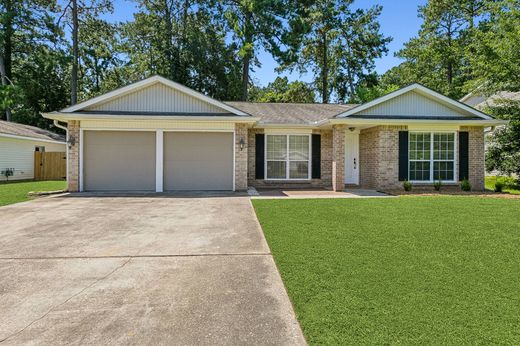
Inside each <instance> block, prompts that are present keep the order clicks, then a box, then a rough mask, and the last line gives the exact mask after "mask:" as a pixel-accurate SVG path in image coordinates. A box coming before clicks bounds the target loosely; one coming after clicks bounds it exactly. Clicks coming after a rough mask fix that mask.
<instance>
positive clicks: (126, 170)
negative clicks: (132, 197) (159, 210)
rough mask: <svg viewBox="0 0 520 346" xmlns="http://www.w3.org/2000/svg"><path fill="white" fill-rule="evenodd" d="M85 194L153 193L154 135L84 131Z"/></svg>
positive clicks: (132, 132)
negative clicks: (109, 192)
mask: <svg viewBox="0 0 520 346" xmlns="http://www.w3.org/2000/svg"><path fill="white" fill-rule="evenodd" d="M83 137H84V141H83V143H84V144H83V145H84V159H83V163H84V185H85V190H86V191H154V190H155V133H154V132H134V131H128V132H127V131H85V132H84V135H83Z"/></svg>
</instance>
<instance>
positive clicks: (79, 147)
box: [43, 76, 503, 192]
mask: <svg viewBox="0 0 520 346" xmlns="http://www.w3.org/2000/svg"><path fill="white" fill-rule="evenodd" d="M43 116H44V117H46V118H49V119H54V120H55V123H57V124H58V123H59V122H65V123H67V128H68V136H69V137H68V138H69V139H68V144H69V146H68V147H69V153H68V159H69V165H68V186H69V190H70V191H118V190H119V191H156V192H162V191H176V190H245V189H247V188H248V187H249V186H252V187H257V188H262V187H284V188H287V187H294V188H306V187H323V188H330V189H333V190H335V191H338V190H343V189H344V188H345V186H359V187H363V188H371V189H388V188H400V187H401V186H402V182H403V181H404V180H409V181H411V182H413V183H414V184H432V183H433V182H434V181H437V180H442V181H443V182H444V183H445V184H457V183H458V181H460V180H461V179H463V178H468V179H469V180H470V181H471V184H472V187H473V188H474V189H477V190H480V189H484V128H485V127H489V126H495V125H499V124H502V123H503V122H502V121H498V120H495V119H493V118H492V117H490V116H488V115H486V114H484V113H482V112H481V111H478V110H476V109H474V108H472V107H469V106H467V105H465V104H463V103H460V102H458V101H454V100H452V99H450V98H448V97H445V96H443V95H440V94H438V93H436V92H435V91H432V90H430V89H428V88H426V87H424V86H422V85H419V84H413V85H410V86H408V87H405V88H403V89H400V90H398V91H395V92H392V93H390V94H388V95H386V96H383V97H381V98H378V99H376V100H374V101H371V102H368V103H366V104H362V105H347V104H280V103H277V104H273V103H249V102H220V101H217V100H215V99H212V98H210V97H208V96H205V95H203V94H201V93H198V92H196V91H194V90H191V89H189V88H187V87H185V86H183V85H180V84H178V83H175V82H172V81H170V80H168V79H165V78H163V77H159V76H154V77H151V78H148V79H145V80H142V81H140V82H137V83H134V84H131V85H128V86H126V87H123V88H120V89H117V90H114V91H112V92H109V93H107V94H104V95H101V96H98V97H95V98H93V99H91V100H88V101H85V102H82V103H79V104H76V105H74V106H71V107H68V108H65V109H63V110H61V111H58V112H52V113H45V114H43ZM58 125H59V124H58Z"/></svg>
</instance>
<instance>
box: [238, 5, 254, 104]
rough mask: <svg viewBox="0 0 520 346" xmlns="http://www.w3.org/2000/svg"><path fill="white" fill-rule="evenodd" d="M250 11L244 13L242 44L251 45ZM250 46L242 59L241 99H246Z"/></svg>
mask: <svg viewBox="0 0 520 346" xmlns="http://www.w3.org/2000/svg"><path fill="white" fill-rule="evenodd" d="M251 17H252V13H251V12H249V11H248V12H246V13H245V15H244V45H248V46H252V45H253V33H252V32H251V26H250V25H251ZM251 50H252V48H248V50H247V51H246V52H245V54H244V57H243V59H242V96H241V98H240V100H241V101H247V96H248V89H249V68H250V65H251V58H252V56H253V54H252V52H251Z"/></svg>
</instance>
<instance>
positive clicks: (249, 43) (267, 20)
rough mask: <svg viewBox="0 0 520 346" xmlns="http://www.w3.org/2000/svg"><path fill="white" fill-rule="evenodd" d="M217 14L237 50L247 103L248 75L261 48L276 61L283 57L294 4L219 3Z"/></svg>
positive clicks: (283, 0)
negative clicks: (222, 19) (221, 18)
mask: <svg viewBox="0 0 520 346" xmlns="http://www.w3.org/2000/svg"><path fill="white" fill-rule="evenodd" d="M218 4H219V12H222V13H223V14H224V19H225V23H226V26H227V28H228V29H229V30H230V31H231V32H232V33H233V40H234V42H235V43H236V45H237V46H238V48H239V51H238V54H239V57H240V59H241V62H242V86H241V88H242V90H241V96H240V98H241V100H242V101H245V100H247V94H248V88H249V85H250V78H249V74H250V72H251V69H252V68H253V67H254V66H259V64H260V62H259V61H258V60H257V59H256V56H257V53H258V51H259V49H260V48H263V49H265V50H266V51H268V52H269V53H271V54H272V55H273V56H274V57H275V58H279V57H281V56H282V55H283V53H284V52H283V47H284V46H285V45H286V44H287V40H288V39H289V36H288V35H289V33H288V30H287V26H286V25H284V24H286V23H287V21H289V22H290V21H291V19H290V18H289V17H290V13H291V9H292V4H293V2H291V1H287V0H269V1H266V0H218Z"/></svg>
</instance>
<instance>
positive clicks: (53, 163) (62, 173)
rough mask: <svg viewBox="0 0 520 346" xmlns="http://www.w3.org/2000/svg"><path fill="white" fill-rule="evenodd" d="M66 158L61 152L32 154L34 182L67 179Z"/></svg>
mask: <svg viewBox="0 0 520 346" xmlns="http://www.w3.org/2000/svg"><path fill="white" fill-rule="evenodd" d="M66 170H67V156H66V154H65V153H64V152H63V153H61V152H45V151H35V152H34V180H59V179H66V177H67V173H66Z"/></svg>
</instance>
